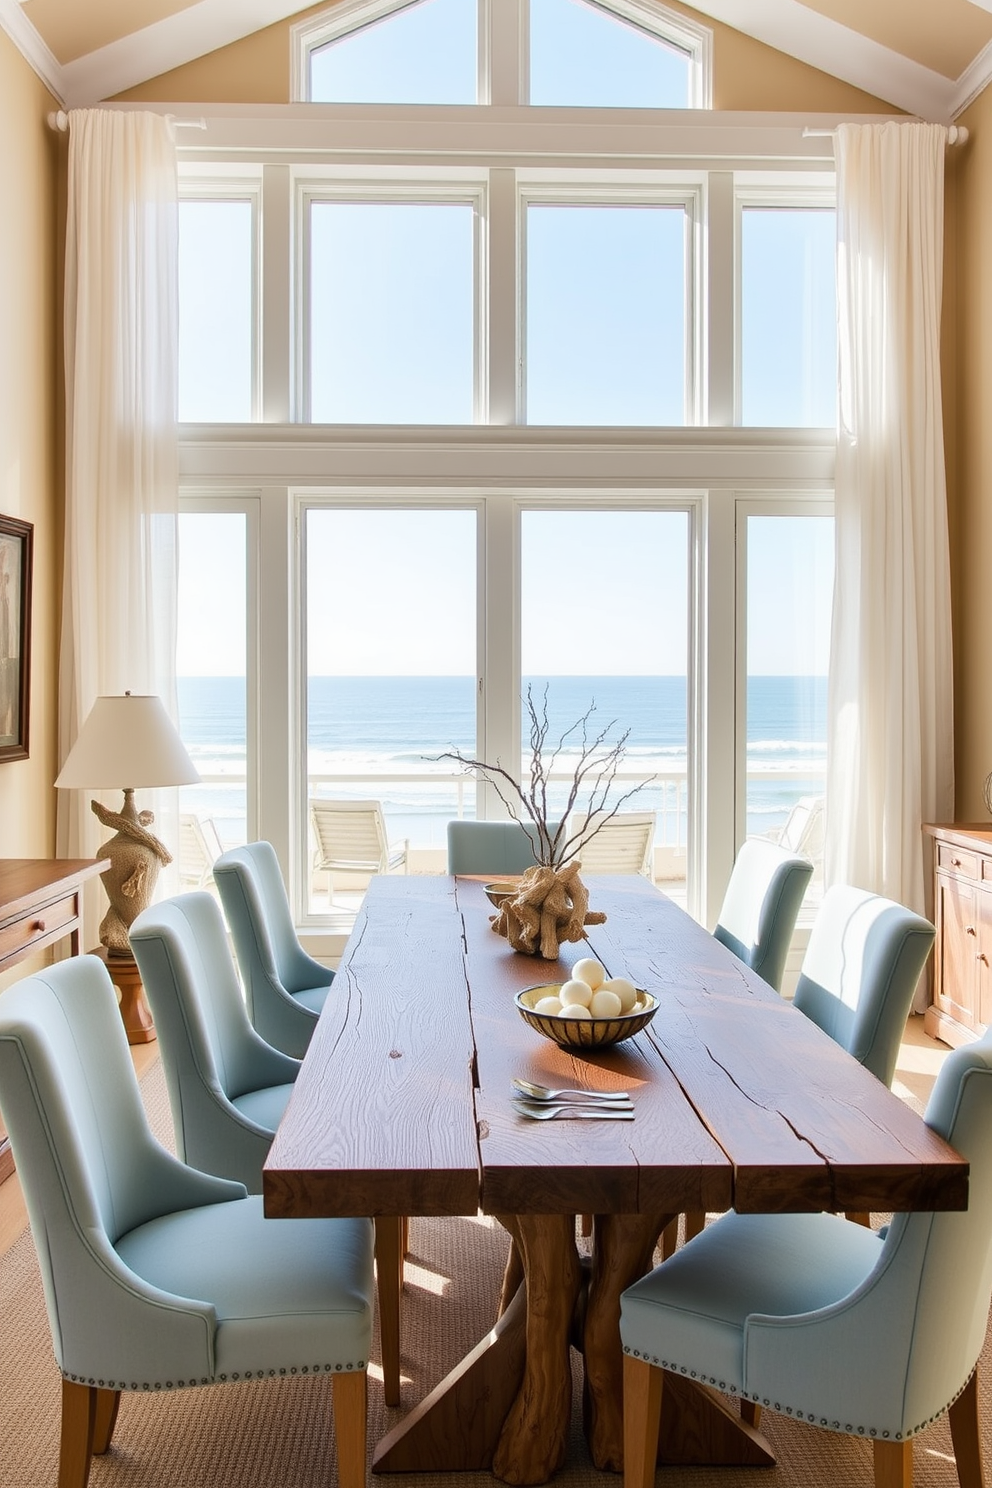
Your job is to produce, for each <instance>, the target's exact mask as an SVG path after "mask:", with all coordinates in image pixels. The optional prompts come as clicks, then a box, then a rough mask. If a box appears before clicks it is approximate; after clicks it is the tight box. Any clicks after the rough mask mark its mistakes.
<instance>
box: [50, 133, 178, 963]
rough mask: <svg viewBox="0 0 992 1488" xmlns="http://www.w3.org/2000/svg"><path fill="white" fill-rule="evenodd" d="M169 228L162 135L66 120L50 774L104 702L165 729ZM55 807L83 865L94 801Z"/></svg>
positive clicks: (170, 596) (66, 843) (170, 613)
mask: <svg viewBox="0 0 992 1488" xmlns="http://www.w3.org/2000/svg"><path fill="white" fill-rule="evenodd" d="M178 220H179V217H178V190H177V172H176V152H175V145H174V143H173V138H172V132H171V129H170V126H169V123H168V122H167V121H166V120H165V119H164V118H163V117H162V116H161V115H158V114H151V113H144V112H140V113H132V112H124V111H116V110H112V109H78V110H74V111H73V112H71V113H70V115H69V184H68V211H67V222H66V263H65V381H66V516H65V555H64V577H63V592H62V635H61V651H60V662H59V758H60V762H61V761H62V760H64V759H65V757H66V755H67V754H68V752H69V749H70V748H71V746H72V744H73V743H74V742H75V739H76V736H77V734H78V733H79V730H80V727H81V726H82V724H83V722H84V720H85V719H86V716H87V714H88V713H89V710H90V708H91V707H92V706H93V703H94V701H95V699H96V698H97V697H98V696H99V695H100V694H102V693H123V692H125V691H131V692H151V693H157V694H158V695H159V696H160V697H161V698H162V699H163V701H164V703H165V705H166V707H167V709H168V710H169V711H170V713H171V714H172V715H173V717H175V712H176V696H175V636H176V548H177V533H178V444H177V428H176V398H177V365H178V319H179V310H178V283H177V276H178ZM127 783H128V782H127V781H123V780H122V781H121V786H122V787H123V786H125V785H126V784H127ZM58 794H59V814H58V832H57V837H58V850H59V852H60V853H62V854H65V855H68V856H71V857H77V856H91V855H92V854H93V853H94V851H95V849H96V846H97V844H98V842H99V840H100V835H99V834H100V828H99V825H98V823H97V821H96V818H95V817H94V816H93V814H92V813H91V811H90V809H89V796H90V794H91V793H89V792H84V791H59V793H58ZM107 799H108V802H109V801H110V797H108V798H107ZM119 799H120V798H119V796H117V795H115V796H114V799H113V805H114V807H115V809H116V807H117V806H118V805H119ZM155 804H156V806H157V807H159V809H161V806H160V803H155ZM161 826H162V823H161V822H159V829H161ZM168 840H169V839H168V836H166V841H168ZM88 933H90V934H91V933H92V932H88ZM93 938H95V937H93Z"/></svg>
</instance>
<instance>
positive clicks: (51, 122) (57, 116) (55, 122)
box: [48, 109, 207, 134]
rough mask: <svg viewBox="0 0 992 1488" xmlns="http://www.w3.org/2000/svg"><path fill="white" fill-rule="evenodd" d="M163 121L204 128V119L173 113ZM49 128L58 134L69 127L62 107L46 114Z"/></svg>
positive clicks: (186, 126) (180, 127) (192, 127)
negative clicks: (179, 116)
mask: <svg viewBox="0 0 992 1488" xmlns="http://www.w3.org/2000/svg"><path fill="white" fill-rule="evenodd" d="M165 122H166V123H167V124H171V125H172V127H173V128H174V129H206V127H207V121H206V119H177V118H176V116H175V114H166V116H165ZM48 127H49V129H54V130H56V131H57V132H58V133H59V134H65V132H66V130H67V129H68V128H69V115H68V114H67V113H66V112H65V110H64V109H59V110H58V112H57V113H54V114H49V116H48Z"/></svg>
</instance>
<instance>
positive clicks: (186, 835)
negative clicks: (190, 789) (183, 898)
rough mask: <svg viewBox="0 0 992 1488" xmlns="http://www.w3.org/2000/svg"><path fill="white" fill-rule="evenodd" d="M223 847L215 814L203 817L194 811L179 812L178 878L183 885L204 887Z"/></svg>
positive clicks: (194, 887) (189, 887) (192, 887)
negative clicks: (215, 822) (215, 823)
mask: <svg viewBox="0 0 992 1488" xmlns="http://www.w3.org/2000/svg"><path fill="white" fill-rule="evenodd" d="M223 851H224V849H223V848H222V847H221V843H220V838H219V837H218V835H217V828H216V827H215V825H214V821H213V818H212V817H210V816H207V817H200V816H197V815H196V813H195V812H193V811H183V812H181V813H180V816H179V882H180V884H181V885H182V887H183V888H184V889H202V888H204V887H205V886H206V884H207V883H209V881H210V878H211V876H212V874H213V867H214V863H215V862H216V861H217V859H218V858H219V857H220V855H221V853H222V852H223Z"/></svg>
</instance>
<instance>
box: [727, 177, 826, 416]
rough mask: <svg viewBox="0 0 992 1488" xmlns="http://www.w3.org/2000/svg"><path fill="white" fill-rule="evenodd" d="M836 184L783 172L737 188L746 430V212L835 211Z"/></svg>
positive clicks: (737, 387)
mask: <svg viewBox="0 0 992 1488" xmlns="http://www.w3.org/2000/svg"><path fill="white" fill-rule="evenodd" d="M836 206H837V192H836V183H835V178H834V177H833V175H830V176H829V177H827V178H826V180H825V179H824V177H823V176H822V175H821V176H819V177H812V178H811V177H810V176H809V175H807V174H805V173H803V172H780V173H779V174H778V175H777V176H774V177H770V178H768V177H765V176H764V175H759V176H752V175H750V174H741V175H739V176H738V179H737V181H736V183H735V187H734V321H733V327H734V423H735V424H738V425H740V426H741V427H743V428H748V427H754V426H753V425H745V424H743V422H742V420H743V411H744V251H743V248H744V213H745V211H746V210H748V209H749V208H756V209H758V210H759V211H762V210H764V211H775V210H776V209H778V210H784V211H797V212H798V211H802V210H804V209H807V210H812V211H821V212H822V211H835V210H836Z"/></svg>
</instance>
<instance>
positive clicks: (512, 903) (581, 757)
mask: <svg viewBox="0 0 992 1488" xmlns="http://www.w3.org/2000/svg"><path fill="white" fill-rule="evenodd" d="M526 704H527V714H528V721H529V727H530V766H529V770H528V772H527V777H526V779H525V780H523V782H522V783H518V781H517V780H516V778H515V777H514V776H513V775H512V774H511V772H510V771H509V770H507V769H505V768H504V766H503V765H501V764H500V762H499V760H497V761H496V763H495V764H487V763H486V761H485V760H476V759H468V758H467V757H466V756H465V755H463V754H462V753H461V752H460V751H459V750H449V751H447V752H446V753H444V754H442V755H440V756H439V758H440V759H450V760H455V761H456V762H457V763H458V764H460V765H461V766H462V767H463V768H464V769H465V770H466V771H474V772H476V773H477V774H480V775H484V776H485V777H486V779H487V780H489V782H490V783H491V784H492V786H493V788H494V789H495V791H496V793H497V795H498V796H499V798H500V800H501V801H502V802H503V805H504V806H505V807H506V809H507V811H508V812H509V814H510V816H511V817H513V818H514V819H515V820H519V822H520V824H521V826H522V827H523V829H524V831H525V832H526V833H527V836H528V837H529V838H530V841H531V845H532V847H533V849H534V858H535V860H536V861H535V866H534V867H533V868H528V870H527V872H526V873H525V874H524V875H523V877H522V878H521V879H520V882H519V884H518V885H517V888H516V892H515V893H514V894H512V895H510V896H509V897H507V898H506V899H504V900H503V901H502V903H501V905H500V907H499V909H498V911H497V913H496V914H495V915H492V916H491V917H490V924H491V925H492V927H493V929H494V930H495V931H496V933H497V935H503V936H505V937H506V939H507V940H508V941H509V942H510V944H511V946H512V947H513V949H514V950H515V951H522V952H523V953H524V955H527V956H541V957H543V958H544V960H546V961H555V960H557V958H558V954H559V951H560V949H561V946H562V945H563V944H565V943H567V942H569V941H571V942H576V941H580V940H584V939H585V926H586V925H601V924H602V923H603V921H604V920H605V919H606V915H605V914H603V913H602V912H601V911H598V910H590V908H589V892H588V890H587V889H586V886H585V884H584V883H583V882H582V880H581V879H580V877H579V869H580V868H581V866H582V863H581V858H580V854H581V852H582V849H583V847H585V845H586V843H588V842H590V841H591V840H592V838H593V837H595V835H596V833H597V832H599V831H601V830H602V829H603V827H604V826H605V825H606V824H607V822H609V821H610V820H612V818H613V817H614V816H616V814H617V812H618V811H619V809H620V807H621V806H622V805H623V804H624V802H625V801H628V800H630V798H631V796H634V795H636V794H637V792H638V791H639V790H641V789H642V785H641V784H638V785H635V786H633V787H632V788H631V789H630V790H628V791H626V792H624V793H623V794H622V795H621V796H619V797H618V798H617V799H616V801H615V802H614V803H613V804H612V805H610V804H609V802H610V796H611V794H612V790H613V786H614V784H615V782H616V777H617V771H618V769H619V767H620V763H621V761H622V760H623V757H624V754H625V752H626V747H627V740H628V738H629V737H630V730H629V729H628V730H627V732H626V733H624V734H622V735H621V736H620V737H619V739H617V740H616V741H615V742H614V743H610V742H609V737H610V734H611V733H612V731H613V730H614V728H615V726H616V724H615V721H614V722H611V723H609V724H607V725H606V727H605V728H602V729H599V730H598V731H595V730H594V729H593V726H592V718H593V714H594V713H595V711H596V704H595V702H593V703H591V704H590V706H589V707H588V708H587V709H586V711H585V713H583V715H582V717H581V718H579V719H578V720H577V721H576V722H575V723H573V724H572V725H571V727H570V728H567V729H565V731H564V732H563V733H562V735H561V737H560V738H559V739H558V740H557V742H556V743H555V742H552V743H551V744H550V745H549V738H548V736H549V732H550V725H549V722H548V690H547V688H545V689H544V696H543V701H542V705H541V707H540V709H539V708H538V705H537V704H536V703H535V701H534V697H533V693H532V690H531V688H530V687H528V689H527V697H526ZM566 749H569V750H570V751H571V752H572V753H573V754H574V755H577V759H576V762H575V764H574V767H573V770H572V778H571V783H570V785H569V787H568V792H567V796H566V801H565V805H564V808H563V810H562V812H561V814H560V818H559V819H558V820H557V821H555V820H552V819H551V817H550V808H549V805H548V796H549V792H550V788H551V777H552V775H553V774H554V773H555V767H556V765H557V763H558V761H559V758H560V756H561V755H562V753H563V752H564V751H565V750H566ZM580 798H584V799H586V800H587V802H588V806H587V811H586V816H585V823H584V825H583V826H582V827H580V828H579V829H578V830H577V831H575V832H570V830H569V820H570V818H571V815H572V812H573V810H574V809H575V806H576V803H577V802H578V801H579V799H580Z"/></svg>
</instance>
